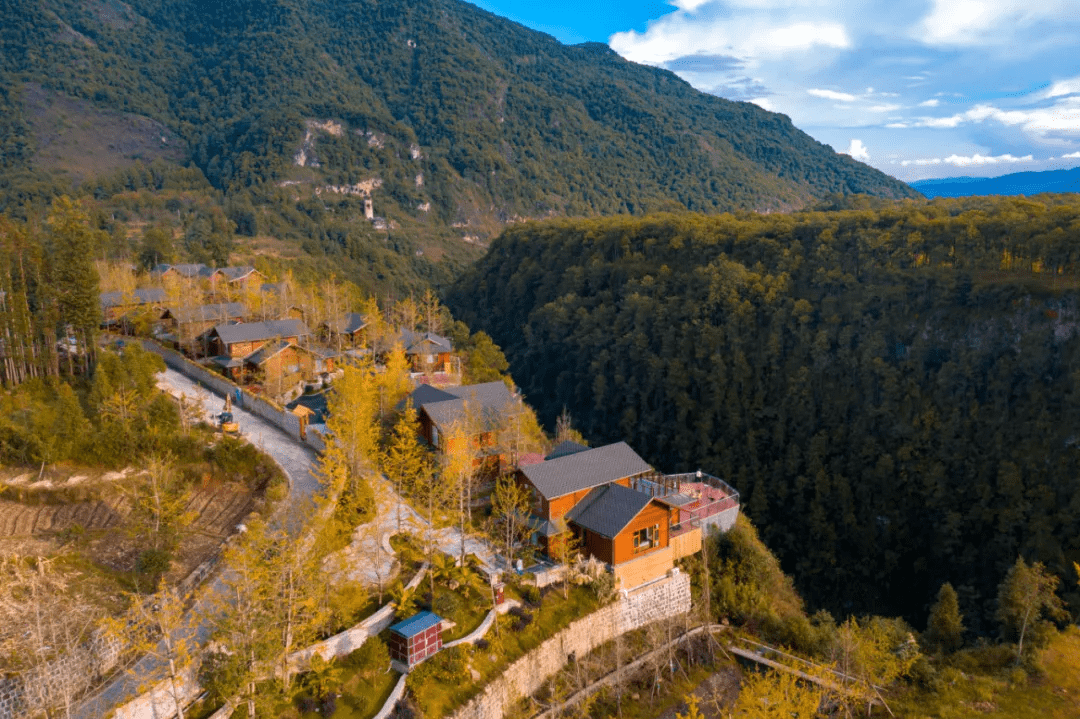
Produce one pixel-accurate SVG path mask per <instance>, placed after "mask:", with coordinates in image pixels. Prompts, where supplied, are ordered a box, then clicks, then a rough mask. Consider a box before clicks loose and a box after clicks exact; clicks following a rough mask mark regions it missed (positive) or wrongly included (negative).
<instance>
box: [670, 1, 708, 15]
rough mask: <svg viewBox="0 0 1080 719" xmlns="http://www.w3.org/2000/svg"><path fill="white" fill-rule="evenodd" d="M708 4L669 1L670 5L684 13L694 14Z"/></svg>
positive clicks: (704, 2) (703, 2) (702, 2)
mask: <svg viewBox="0 0 1080 719" xmlns="http://www.w3.org/2000/svg"><path fill="white" fill-rule="evenodd" d="M708 2H709V0H671V4H672V5H674V6H675V7H677V8H679V9H680V10H685V11H686V12H694V11H695V10H697V9H698V8H699V7H701V6H702V5H705V4H706V3H708Z"/></svg>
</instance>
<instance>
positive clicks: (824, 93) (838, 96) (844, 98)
mask: <svg viewBox="0 0 1080 719" xmlns="http://www.w3.org/2000/svg"><path fill="white" fill-rule="evenodd" d="M806 94H807V95H813V96H814V97H821V98H824V99H826V100H836V101H837V102H855V96H854V95H851V94H848V93H846V92H836V91H835V90H819V89H817V88H816V87H815V88H813V89H810V90H807V91H806Z"/></svg>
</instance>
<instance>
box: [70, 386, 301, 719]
mask: <svg viewBox="0 0 1080 719" xmlns="http://www.w3.org/2000/svg"><path fill="white" fill-rule="evenodd" d="M158 378H159V379H158V386H159V387H161V389H163V390H165V391H166V392H169V393H170V394H174V395H175V394H180V393H183V394H184V395H186V396H187V398H188V399H189V400H196V399H198V400H201V403H202V407H203V411H204V412H205V416H206V417H208V418H209V416H210V415H212V414H213V415H216V414H218V413H220V412H221V409H222V407H223V406H224V404H225V398H224V397H222V396H221V395H219V394H215V393H214V392H212V391H210V390H209V389H207V388H205V387H200V386H198V385H197V384H196V383H195V382H194V381H193V380H191V379H189V378H188V377H186V376H185V375H183V374H181V373H179V372H177V371H176V370H173V369H167V370H166V371H165V372H163V373H161V374H160V375H158ZM232 413H233V418H234V419H235V420H236V422H237V423H238V424H239V426H240V434H241V435H243V436H244V438H245V439H247V440H248V441H249V442H251V443H252V444H253V445H255V446H256V447H258V448H259V449H261V450H262V451H263V452H266V454H268V455H270V456H271V457H272V458H273V459H274V460H275V461H276V462H277V463H278V465H279V466H280V467H281V469H282V471H284V472H285V475H286V476H287V477H288V480H289V494H288V496H287V498H286V499H285V500H284V501H283V502H282V503H281V504H280V505H279V506H278V509H277V510H276V513H275V517H276V518H278V519H280V520H284V521H285V522H286V526H287V527H288V528H289V529H290V530H296V529H299V525H298V523H295V522H291V521H289V520H290V519H295V518H298V517H299V516H300V514H301V511H302V508H303V507H305V506H306V505H307V503H308V502H310V501H311V499H312V498H313V497H314V496H315V494H316V493H317V492H318V491H319V490H320V489H321V488H322V485H321V484H320V483H319V480H318V478H317V476H316V475H315V472H314V471H313V470H314V469H315V463H316V454H315V452H314V451H313V450H312V449H311V448H310V447H308V446H307V445H305V444H302V443H301V442H299V441H298V440H296V439H293V438H292V437H290V436H289V435H287V434H286V433H285V432H283V431H282V430H280V429H278V428H277V427H275V426H274V425H272V424H270V423H269V422H267V421H266V420H264V419H263V418H262V417H259V416H258V415H255V414H252V413H250V412H247V411H246V410H244V408H243V407H236V406H234V407H233V409H232ZM223 589H224V585H223V584H222V583H221V580H220V574H219V575H218V577H217V578H215V579H214V580H212V582H211V584H210V587H209V591H207V592H206V594H204V595H203V598H202V599H201V600H200V603H199V605H197V606H196V607H195V608H194V609H193V611H192V613H191V615H190V616H192V617H193V618H194V617H201V616H202V612H200V611H198V610H199V609H201V608H202V606H204V605H208V604H209V603H212V602H213V601H215V598H216V596H218V595H219V594H220V593H221V591H222V590H223ZM187 632H188V636H190V634H191V633H194V634H195V636H196V637H197V639H198V641H199V643H200V644H205V643H206V642H207V641H208V640H209V638H210V633H211V627H210V626H209V625H208V624H207V623H206V622H202V623H199V624H197V625H193V626H191V627H189V628H188V629H187ZM158 663H159V662H158V660H157V659H155V658H153V657H151V656H146V657H143V659H141V660H139V662H137V663H136V664H135V666H134V667H132V668H131V669H130V670H129V671H125V672H121V673H119V674H118V675H116V676H115V677H113V678H112V680H111V681H110V682H108V683H107V684H105V685H104V686H102V687H101V688H99V689H98V690H97V691H96V692H94V693H93V694H92V695H90V696H88V697H87V698H85V699H83V700H82V702H80V704H79V705H78V706H77V707H76V708H75V710H74V711H73V712H72V716H73V717H76V718H77V719H100V717H103V716H105V715H106V714H107V713H108V712H109V711H110V710H111V709H113V708H114V707H117V706H119V705H121V704H123V703H124V702H127V701H130V700H131V699H133V698H135V697H136V696H138V695H139V694H140V693H141V692H142V691H144V690H145V679H142V680H140V678H139V677H147V676H150V675H151V674H152V673H153V672H154V670H155V668H156V667H157V665H158ZM125 717H128V718H130V719H134V718H135V717H137V718H138V719H144V718H145V719H161V717H160V716H158V715H157V712H155V711H154V709H153V707H152V706H150V705H147V707H146V711H145V712H143V711H135V712H129V713H125Z"/></svg>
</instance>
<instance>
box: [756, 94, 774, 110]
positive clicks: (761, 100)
mask: <svg viewBox="0 0 1080 719" xmlns="http://www.w3.org/2000/svg"><path fill="white" fill-rule="evenodd" d="M750 102H752V103H754V104H755V105H757V106H758V107H760V108H761V109H762V110H768V111H769V112H775V110H774V109H773V104H772V103H771V102H769V98H767V97H755V98H754V99H753V100H751V101H750Z"/></svg>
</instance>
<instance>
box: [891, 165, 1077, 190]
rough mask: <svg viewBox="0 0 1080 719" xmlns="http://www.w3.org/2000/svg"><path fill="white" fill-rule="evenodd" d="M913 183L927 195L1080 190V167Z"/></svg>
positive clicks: (913, 185)
mask: <svg viewBox="0 0 1080 719" xmlns="http://www.w3.org/2000/svg"><path fill="white" fill-rule="evenodd" d="M911 186H912V187H913V188H915V189H916V190H918V191H919V192H921V193H922V194H924V195H926V196H927V197H968V196H972V195H1038V194H1040V193H1043V192H1080V167H1074V168H1072V169H1071V170H1046V171H1044V172H1014V173H1012V174H1011V175H1002V176H1000V177H943V178H940V179H935V180H919V181H918V182H912V183H911Z"/></svg>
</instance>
